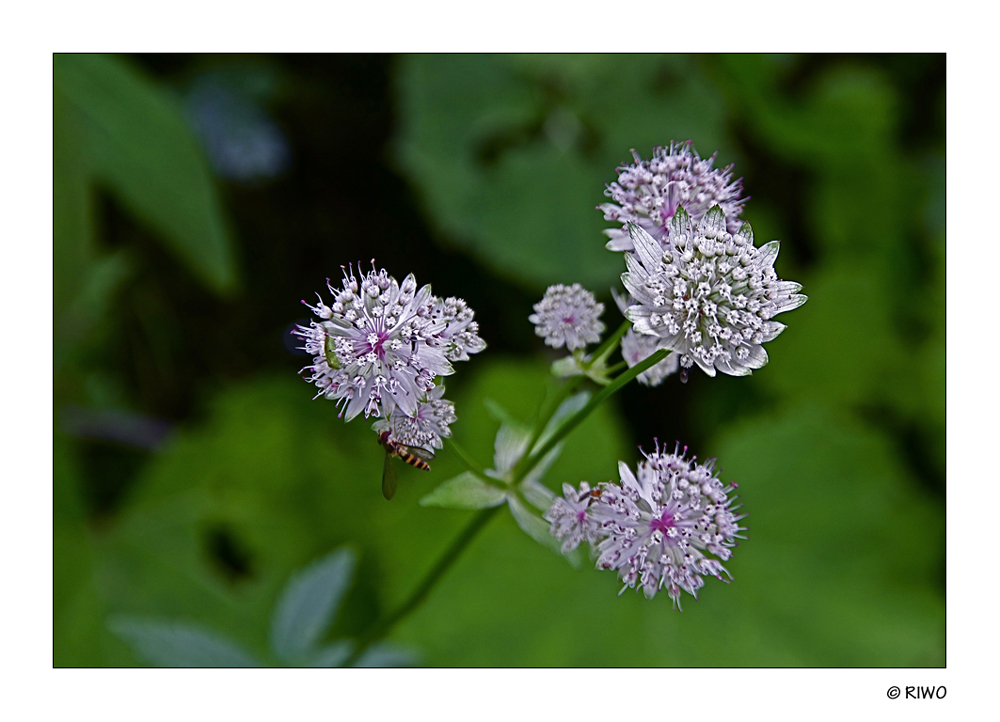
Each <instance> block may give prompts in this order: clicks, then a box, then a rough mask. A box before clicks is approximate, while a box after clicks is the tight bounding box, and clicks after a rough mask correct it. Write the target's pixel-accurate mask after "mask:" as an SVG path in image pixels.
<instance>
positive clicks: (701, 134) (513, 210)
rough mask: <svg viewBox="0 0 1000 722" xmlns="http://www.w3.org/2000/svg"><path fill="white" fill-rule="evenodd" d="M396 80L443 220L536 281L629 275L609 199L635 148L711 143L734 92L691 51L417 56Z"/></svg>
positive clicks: (414, 164)
mask: <svg viewBox="0 0 1000 722" xmlns="http://www.w3.org/2000/svg"><path fill="white" fill-rule="evenodd" d="M396 87H397V92H398V96H399V107H400V133H399V137H398V139H397V149H398V152H397V154H396V155H397V156H398V157H399V158H400V161H401V164H402V170H403V171H404V172H405V173H406V174H407V175H408V176H409V177H410V178H411V179H412V180H413V181H414V183H415V184H416V185H417V187H418V188H419V190H420V191H421V192H422V194H423V196H424V200H425V204H426V207H427V211H428V213H429V215H430V217H431V219H432V221H434V222H435V223H436V224H437V225H438V227H439V228H440V229H441V230H442V231H443V232H444V233H445V234H447V236H448V240H449V241H453V242H454V243H456V244H457V245H459V246H460V247H461V248H464V249H465V250H467V251H468V252H469V253H470V254H472V255H473V256H475V257H476V258H477V259H479V260H480V261H481V262H482V263H484V264H488V265H489V266H491V267H492V268H494V269H495V270H496V271H498V272H499V273H502V274H503V275H505V276H507V277H509V278H511V279H512V280H514V281H516V282H517V283H521V284H528V285H532V286H534V287H543V286H546V285H548V284H550V283H556V282H562V283H571V282H579V283H582V284H584V285H586V286H588V287H604V288H606V287H607V286H608V285H611V284H612V283H616V282H617V279H618V275H619V274H620V273H621V272H622V270H624V268H623V266H622V259H621V256H620V255H618V254H614V253H609V252H608V251H607V250H605V248H604V244H605V242H606V239H605V238H604V236H603V235H602V233H601V231H602V230H603V229H604V228H607V227H609V223H608V222H606V221H604V218H603V215H602V214H601V213H600V212H598V211H597V210H595V206H597V205H598V204H599V203H602V202H604V200H605V197H604V195H603V192H604V186H605V184H606V183H609V182H611V181H613V180H614V179H615V177H616V174H615V170H614V169H615V167H616V166H617V165H618V164H619V163H621V162H622V161H623V160H625V159H627V158H628V157H629V155H628V154H629V149H630V148H636V149H638V150H639V151H640V152H642V153H643V154H644V155H645V156H646V157H649V154H650V152H651V150H652V147H653V146H654V145H659V144H664V143H669V142H670V140H671V139H676V140H683V139H686V138H696V140H697V143H698V147H699V148H705V149H707V151H706V152H707V153H711V152H712V151H713V150H715V149H716V148H718V147H719V142H720V139H721V136H722V121H723V106H722V103H721V101H720V100H719V98H718V97H717V94H716V93H713V92H712V88H711V87H710V86H709V85H707V84H706V83H705V78H704V75H703V73H702V71H701V68H700V63H699V62H698V61H697V60H695V59H692V58H686V57H681V56H662V55H660V56H654V55H628V56H621V55H611V56H607V55H605V56H582V57H581V56H549V55H541V56H520V55H518V56H511V55H471V56H455V55H449V56H439V55H407V56H405V57H403V58H402V62H401V63H400V67H399V77H398V79H397V85H396ZM723 157H725V156H723ZM570 209H575V210H570Z"/></svg>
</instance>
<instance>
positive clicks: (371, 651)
mask: <svg viewBox="0 0 1000 722" xmlns="http://www.w3.org/2000/svg"><path fill="white" fill-rule="evenodd" d="M416 663H417V657H416V655H415V654H414V653H413V652H412V651H410V650H408V649H402V648H400V647H398V646H397V645H394V644H385V643H379V644H373V645H372V646H371V647H369V648H368V649H367V650H365V653H364V654H362V655H361V659H359V660H358V661H357V662H356V663H355V664H354V666H355V667H412V666H413V665H415V664H416Z"/></svg>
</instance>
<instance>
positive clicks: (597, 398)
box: [514, 349, 670, 482]
mask: <svg viewBox="0 0 1000 722" xmlns="http://www.w3.org/2000/svg"><path fill="white" fill-rule="evenodd" d="M668 353H670V351H669V350H668V349H660V350H659V351H656V352H655V353H653V354H652V355H651V356H649V357H648V358H646V359H644V360H642V361H640V362H639V363H637V364H636V365H635V366H633V367H632V368H630V369H629V370H628V371H626V372H625V373H623V374H622V375H620V376H617V377H615V378H614V379H613V380H612V381H611V383H609V384H608V385H607V386H605V387H604V388H603V389H601V390H600V391H599V392H598V393H597V394H595V395H594V398H592V399H591V400H590V401H589V402H588V403H587V405H586V406H584V407H583V408H582V409H580V410H579V411H577V412H576V413H575V414H573V415H572V416H571V417H569V419H567V420H566V421H565V422H564V423H563V425H562V426H560V427H559V428H558V429H556V431H555V433H554V434H552V436H551V437H549V440H548V441H546V442H545V443H544V444H543V445H542V448H540V449H539V450H538V451H536V452H535V453H533V454H531V456H530V457H529V458H528V460H527V461H526V462H525V464H524V471H525V472H527V471H530V470H531V469H533V468H535V465H536V464H537V463H538V462H539V460H541V459H542V458H543V457H544V456H545V455H546V454H547V453H549V451H551V450H552V447H553V446H555V445H556V444H558V443H559V442H560V441H562V439H563V438H564V437H565V436H566V434H568V433H569V432H570V431H572V430H573V429H575V428H576V427H577V426H578V425H579V424H580V422H582V421H583V420H584V419H586V418H587V417H588V416H589V415H590V412H592V411H593V410H594V409H596V408H597V407H598V406H600V405H601V404H602V403H603V402H604V400H605V399H607V398H608V397H609V396H611V394H613V393H615V392H616V391H617V390H618V389H620V388H621V387H622V386H624V385H625V384H627V383H628V382H629V381H631V380H632V379H634V378H635V377H636V376H638V375H639V374H641V373H642V372H643V371H645V370H646V369H648V368H651V367H652V366H655V365H656V364H658V363H659V362H660V361H662V360H663V359H665V358H666V357H667V354H668ZM521 478H522V477H520V476H517V475H515V477H514V480H515V482H517V481H520V480H521Z"/></svg>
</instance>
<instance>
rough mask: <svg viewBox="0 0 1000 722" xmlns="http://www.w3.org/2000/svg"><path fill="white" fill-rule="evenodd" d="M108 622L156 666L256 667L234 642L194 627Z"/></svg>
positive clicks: (120, 620) (121, 619) (123, 619)
mask: <svg viewBox="0 0 1000 722" xmlns="http://www.w3.org/2000/svg"><path fill="white" fill-rule="evenodd" d="M108 626H109V627H110V628H111V630H112V631H113V632H115V634H118V635H119V636H121V637H122V638H124V639H126V640H128V642H129V643H130V644H131V645H132V646H134V647H135V648H136V650H137V651H138V652H139V654H141V655H142V657H143V658H144V659H146V660H147V661H149V662H150V663H152V664H154V665H156V666H157V667H260V666H261V664H260V662H258V661H257V660H255V659H254V658H253V657H252V656H250V655H249V654H248V653H247V652H245V651H244V650H242V649H240V648H239V646H238V645H236V644H234V643H233V642H231V641H229V640H228V639H224V638H222V637H219V636H217V635H215V634H213V633H211V632H207V631H205V630H202V629H198V628H197V627H191V626H188V625H185V624H172V623H166V622H151V621H145V620H140V619H131V618H128V617H113V618H112V619H111V620H109V621H108Z"/></svg>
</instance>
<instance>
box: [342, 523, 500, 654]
mask: <svg viewBox="0 0 1000 722" xmlns="http://www.w3.org/2000/svg"><path fill="white" fill-rule="evenodd" d="M502 507H503V505H502V504H501V505H500V506H494V507H492V508H489V509H483V510H482V511H480V512H479V513H478V514H476V515H475V516H474V517H473V518H472V520H471V521H470V522H469V523H468V524H467V525H466V527H465V528H464V529H463V530H462V532H461V533H460V534H459V535H458V536H457V537H455V540H454V541H453V542H452V543H451V546H449V547H448V548H447V549H446V550H445V551H444V553H443V554H442V555H441V556H440V557H439V558H438V560H437V563H436V564H435V565H434V567H433V568H432V569H431V570H430V572H428V573H427V576H425V577H424V579H423V581H422V582H421V583H420V586H418V587H417V588H416V589H415V590H414V591H413V593H412V594H411V595H410V596H409V598H408V599H407V600H406V601H405V602H403V603H402V605H400V607H399V608H398V609H397V610H396V611H395V612H393V613H392V614H391V615H390V616H388V617H386V618H385V619H384V620H383V621H382V622H380V623H379V624H378V625H377V626H376V627H375V628H374V629H372V631H371V632H370V633H368V634H367V635H365V637H364V638H363V639H362V640H361V642H359V643H358V648H357V649H355V650H354V653H353V654H352V655H351V656H350V657H349V658H348V660H347V662H345V664H344V666H345V667H350V666H352V665H353V664H355V663H356V662H357V661H358V660H359V659H360V658H361V655H362V654H364V652H365V650H366V649H368V647H370V646H371V645H372V644H373V643H374V642H377V641H378V640H380V639H382V638H384V637H385V636H386V635H387V634H388V633H389V632H390V631H391V630H392V628H393V627H395V626H396V625H397V624H398V623H399V622H400V621H402V620H403V619H405V618H406V617H407V616H408V615H409V614H410V613H411V612H413V610H414V609H416V608H417V607H419V606H420V604H421V603H422V602H423V601H424V598H425V597H426V596H427V595H428V594H429V593H430V591H431V589H432V588H433V587H434V585H435V584H436V583H437V581H438V579H440V578H441V577H442V576H444V573H445V572H447V571H448V569H449V568H450V567H451V565H452V564H454V563H455V561H456V560H457V559H458V557H459V556H461V554H462V552H463V551H465V548H466V547H467V546H468V545H469V542H471V541H472V540H473V539H474V538H475V536H476V535H477V534H478V533H479V532H480V530H481V529H482V528H483V527H484V526H486V522H488V521H489V520H490V519H492V518H493V516H494V515H495V514H496V513H497V512H498V511H500V509H501V508H502Z"/></svg>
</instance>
